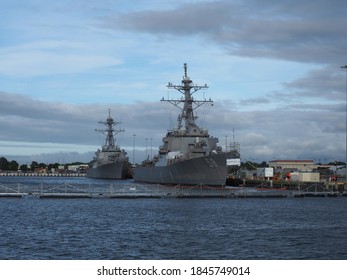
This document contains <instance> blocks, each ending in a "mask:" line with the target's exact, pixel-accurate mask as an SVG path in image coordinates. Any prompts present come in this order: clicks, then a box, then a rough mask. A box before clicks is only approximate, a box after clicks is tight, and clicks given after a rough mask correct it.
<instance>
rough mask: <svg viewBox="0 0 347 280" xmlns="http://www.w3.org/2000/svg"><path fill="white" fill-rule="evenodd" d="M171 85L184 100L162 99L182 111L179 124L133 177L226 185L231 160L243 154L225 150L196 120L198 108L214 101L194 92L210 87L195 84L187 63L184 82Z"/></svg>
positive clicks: (155, 180) (135, 171)
mask: <svg viewBox="0 0 347 280" xmlns="http://www.w3.org/2000/svg"><path fill="white" fill-rule="evenodd" d="M167 87H168V88H169V89H176V90H178V91H179V92H181V93H182V94H183V98H181V99H177V100H174V99H171V100H166V99H164V98H163V99H162V100H161V101H166V102H169V103H170V104H172V105H174V106H175V107H177V108H179V109H180V110H181V113H180V114H179V115H178V124H177V127H176V128H174V129H173V130H172V131H168V133H167V135H166V136H165V137H164V138H163V145H162V146H160V147H159V153H158V155H156V156H155V157H154V158H153V159H152V160H146V161H144V162H143V163H142V164H141V165H139V166H137V167H135V169H134V173H133V178H134V179H135V180H136V181H140V182H147V183H158V184H166V185H182V186H184V185H190V186H191V185H193V186H194V185H205V186H224V185H225V183H226V178H227V173H228V167H227V159H229V158H234V157H239V155H238V154H235V151H230V152H223V151H222V148H221V147H220V146H218V145H217V143H218V138H214V137H211V136H209V134H208V130H207V129H204V128H200V127H199V126H198V125H197V124H196V123H195V121H196V119H197V116H196V115H195V114H194V109H196V108H198V107H200V106H202V105H203V104H205V103H211V104H212V100H211V99H209V100H206V99H205V100H201V101H198V100H195V99H193V97H192V95H193V93H195V92H196V91H198V90H200V89H206V88H208V87H207V85H204V86H198V85H194V84H193V83H192V80H191V79H190V78H189V77H188V75H187V64H186V63H185V64H184V76H183V80H182V84H181V85H173V84H172V83H169V84H168V85H167ZM182 103H183V105H182ZM180 105H181V106H180Z"/></svg>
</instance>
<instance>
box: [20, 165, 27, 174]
mask: <svg viewBox="0 0 347 280" xmlns="http://www.w3.org/2000/svg"><path fill="white" fill-rule="evenodd" d="M19 169H20V170H21V171H22V172H24V173H26V172H28V170H29V168H28V165H26V164H22V165H21V166H20V167H19Z"/></svg>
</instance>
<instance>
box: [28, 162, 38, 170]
mask: <svg viewBox="0 0 347 280" xmlns="http://www.w3.org/2000/svg"><path fill="white" fill-rule="evenodd" d="M38 167H39V164H38V162H37V161H32V162H31V164H30V170H31V171H34V170H35V168H38Z"/></svg>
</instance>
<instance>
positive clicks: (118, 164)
mask: <svg viewBox="0 0 347 280" xmlns="http://www.w3.org/2000/svg"><path fill="white" fill-rule="evenodd" d="M99 123H100V124H103V125H105V126H106V129H96V131H99V132H102V133H104V134H105V135H106V141H105V145H103V146H102V148H101V151H100V150H99V149H98V150H97V151H96V152H95V156H94V158H93V160H92V161H91V162H90V164H89V168H88V169H87V171H86V176H87V177H89V178H97V179H126V177H127V176H128V174H129V173H130V172H129V170H130V164H129V160H128V157H127V153H126V152H125V151H124V150H122V149H120V147H119V146H118V145H116V143H115V138H114V135H115V134H118V133H119V132H123V131H124V130H123V129H114V126H115V125H118V124H120V122H116V121H115V120H113V119H112V117H111V110H109V114H108V118H107V120H106V122H99Z"/></svg>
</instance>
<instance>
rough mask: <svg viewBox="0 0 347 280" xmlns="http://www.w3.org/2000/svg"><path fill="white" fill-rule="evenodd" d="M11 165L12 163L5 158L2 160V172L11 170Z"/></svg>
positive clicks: (0, 160)
mask: <svg viewBox="0 0 347 280" xmlns="http://www.w3.org/2000/svg"><path fill="white" fill-rule="evenodd" d="M9 165H10V163H9V162H8V160H7V159H6V158H4V157H1V158H0V170H6V171H7V170H9Z"/></svg>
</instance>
